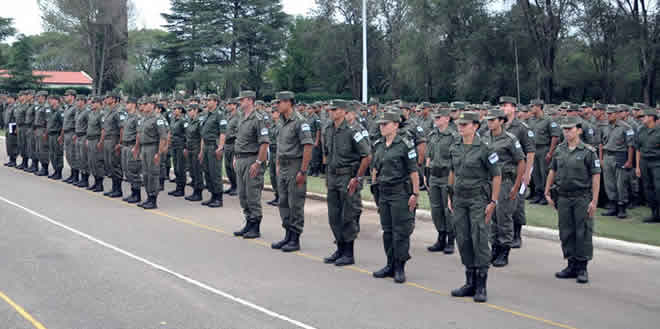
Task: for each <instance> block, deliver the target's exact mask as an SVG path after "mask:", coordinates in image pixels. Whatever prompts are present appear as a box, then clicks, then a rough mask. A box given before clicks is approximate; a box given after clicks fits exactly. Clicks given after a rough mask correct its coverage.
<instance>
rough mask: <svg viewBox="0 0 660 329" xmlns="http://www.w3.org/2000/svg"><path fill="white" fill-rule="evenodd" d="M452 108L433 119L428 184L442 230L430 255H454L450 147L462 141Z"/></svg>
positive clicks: (435, 221) (436, 221) (437, 225)
mask: <svg viewBox="0 0 660 329" xmlns="http://www.w3.org/2000/svg"><path fill="white" fill-rule="evenodd" d="M449 114H450V111H449V109H441V110H439V111H438V112H436V113H435V114H434V115H433V117H434V121H435V127H434V128H433V129H431V131H430V133H429V136H428V138H429V147H428V148H427V156H426V168H427V174H428V175H427V178H426V181H427V183H428V185H429V199H430V201H431V217H432V218H433V224H434V225H435V228H436V230H437V231H438V240H437V241H436V242H435V243H434V244H433V245H432V246H429V247H428V248H427V249H428V251H430V252H439V251H442V252H444V253H445V254H448V255H449V254H453V253H454V239H455V237H456V235H455V232H454V225H453V224H452V218H451V217H452V214H451V212H450V211H449V210H447V197H448V194H447V192H448V186H447V183H448V180H449V168H450V165H451V163H450V160H451V157H450V154H449V148H450V147H451V146H452V145H453V144H455V143H457V142H459V139H458V138H459V136H458V134H457V133H456V131H454V130H452V129H450V128H449Z"/></svg>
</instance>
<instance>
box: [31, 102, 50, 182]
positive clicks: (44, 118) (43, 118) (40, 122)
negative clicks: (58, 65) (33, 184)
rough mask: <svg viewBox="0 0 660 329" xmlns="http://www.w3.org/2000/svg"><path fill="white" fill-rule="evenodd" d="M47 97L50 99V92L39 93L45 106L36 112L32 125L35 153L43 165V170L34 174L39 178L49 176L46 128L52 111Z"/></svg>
mask: <svg viewBox="0 0 660 329" xmlns="http://www.w3.org/2000/svg"><path fill="white" fill-rule="evenodd" d="M46 97H48V92H46V91H40V92H39V102H41V101H42V100H43V105H42V106H40V107H39V108H38V109H37V110H36V111H35V113H34V123H33V124H32V127H33V129H34V138H35V151H36V153H37V158H38V159H39V162H40V163H41V169H40V170H38V171H36V172H35V173H34V174H35V175H37V176H48V163H49V161H48V137H47V136H48V132H47V130H46V126H47V125H48V118H49V117H50V115H51V113H52V110H51V108H50V105H49V104H48V103H47V102H46Z"/></svg>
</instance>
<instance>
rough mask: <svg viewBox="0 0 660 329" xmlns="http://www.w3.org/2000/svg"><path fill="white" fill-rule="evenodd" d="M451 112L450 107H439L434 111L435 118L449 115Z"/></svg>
mask: <svg viewBox="0 0 660 329" xmlns="http://www.w3.org/2000/svg"><path fill="white" fill-rule="evenodd" d="M449 114H451V111H450V110H449V109H439V110H436V111H435V112H433V118H439V117H448V116H449Z"/></svg>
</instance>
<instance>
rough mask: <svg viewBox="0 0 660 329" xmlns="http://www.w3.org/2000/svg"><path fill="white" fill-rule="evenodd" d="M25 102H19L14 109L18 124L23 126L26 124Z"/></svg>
mask: <svg viewBox="0 0 660 329" xmlns="http://www.w3.org/2000/svg"><path fill="white" fill-rule="evenodd" d="M25 110H26V107H25V104H23V103H21V104H19V105H18V106H17V107H16V108H15V109H14V117H16V124H17V125H18V126H19V127H23V126H24V125H25Z"/></svg>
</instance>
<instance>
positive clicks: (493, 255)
mask: <svg viewBox="0 0 660 329" xmlns="http://www.w3.org/2000/svg"><path fill="white" fill-rule="evenodd" d="M499 255H500V246H499V245H497V244H495V243H493V245H492V247H491V254H490V262H491V263H493V262H494V261H495V260H496V259H497V256H499Z"/></svg>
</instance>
